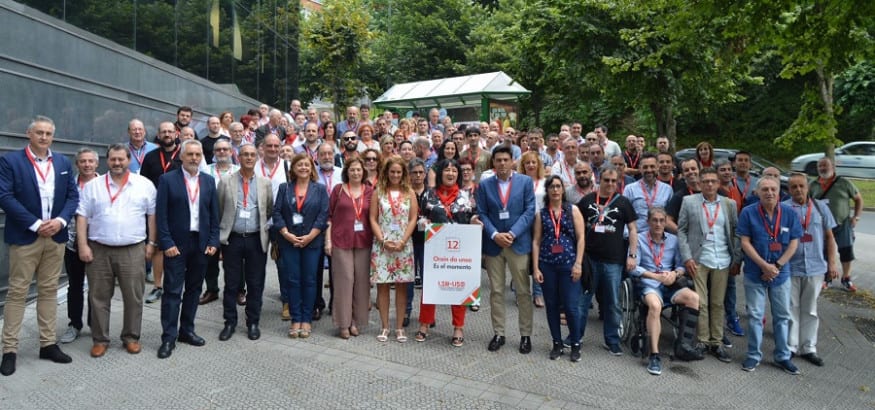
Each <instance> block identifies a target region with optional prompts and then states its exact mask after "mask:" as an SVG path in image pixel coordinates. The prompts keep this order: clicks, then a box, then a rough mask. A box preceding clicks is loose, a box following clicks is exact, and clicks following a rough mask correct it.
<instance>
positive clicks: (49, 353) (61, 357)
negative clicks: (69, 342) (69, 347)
mask: <svg viewBox="0 0 875 410" xmlns="http://www.w3.org/2000/svg"><path fill="white" fill-rule="evenodd" d="M39 358H40V359H45V360H51V361H53V362H55V363H70V362H72V361H73V359H72V358H70V356H67V355H66V354H64V352H62V351H61V348H60V347H58V345H48V346H46V347H41V348H39Z"/></svg>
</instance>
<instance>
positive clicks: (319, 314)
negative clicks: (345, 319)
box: [313, 308, 322, 322]
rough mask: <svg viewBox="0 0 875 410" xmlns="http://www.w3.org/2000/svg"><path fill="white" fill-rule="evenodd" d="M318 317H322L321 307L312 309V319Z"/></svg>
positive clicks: (315, 319)
mask: <svg viewBox="0 0 875 410" xmlns="http://www.w3.org/2000/svg"><path fill="white" fill-rule="evenodd" d="M319 319H322V309H319V308H316V309H313V321H314V322H315V321H317V320H319Z"/></svg>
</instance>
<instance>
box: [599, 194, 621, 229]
mask: <svg viewBox="0 0 875 410" xmlns="http://www.w3.org/2000/svg"><path fill="white" fill-rule="evenodd" d="M616 198H617V193H616V192H614V194H613V195H611V196H610V197H608V198H607V199H605V204H604V205H602V204H600V203H599V199H600V197H599V194H598V193H596V194H595V204H596V206H597V207H598V208H599V223H602V221H604V220H605V210H606V209H608V205H610V204H612V203H613V202H614V199H616Z"/></svg>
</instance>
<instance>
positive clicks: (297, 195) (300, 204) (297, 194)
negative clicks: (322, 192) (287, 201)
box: [295, 182, 307, 213]
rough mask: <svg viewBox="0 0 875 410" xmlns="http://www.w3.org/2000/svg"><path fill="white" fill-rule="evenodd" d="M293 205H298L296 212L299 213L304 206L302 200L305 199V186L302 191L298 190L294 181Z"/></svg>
mask: <svg viewBox="0 0 875 410" xmlns="http://www.w3.org/2000/svg"><path fill="white" fill-rule="evenodd" d="M295 198H296V201H295V205H296V206H297V207H298V213H301V208H302V207H303V206H304V201H306V200H307V187H306V186H305V187H304V193H303V194H301V192H300V191H299V190H298V183H297V182H296V183H295Z"/></svg>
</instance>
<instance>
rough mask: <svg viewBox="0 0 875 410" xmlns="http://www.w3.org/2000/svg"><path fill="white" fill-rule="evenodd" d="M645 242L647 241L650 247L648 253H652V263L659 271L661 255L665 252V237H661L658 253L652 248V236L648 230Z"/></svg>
mask: <svg viewBox="0 0 875 410" xmlns="http://www.w3.org/2000/svg"><path fill="white" fill-rule="evenodd" d="M647 242H648V243H649V245H648V246H649V247H650V254H651V255H653V264H654V265H656V269H657V270H659V271H661V270H662V256H663V255H664V254H665V239H663V241H662V242H660V243H659V254H657V253H656V250H655V249H653V244H654V242H653V236H652V235H651V234H650V232H649V231H648V232H647Z"/></svg>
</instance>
